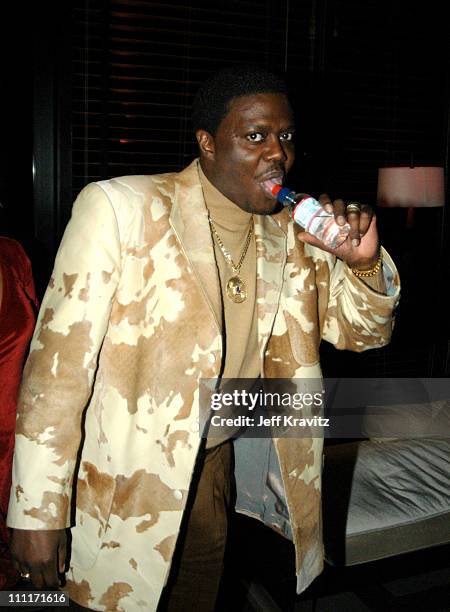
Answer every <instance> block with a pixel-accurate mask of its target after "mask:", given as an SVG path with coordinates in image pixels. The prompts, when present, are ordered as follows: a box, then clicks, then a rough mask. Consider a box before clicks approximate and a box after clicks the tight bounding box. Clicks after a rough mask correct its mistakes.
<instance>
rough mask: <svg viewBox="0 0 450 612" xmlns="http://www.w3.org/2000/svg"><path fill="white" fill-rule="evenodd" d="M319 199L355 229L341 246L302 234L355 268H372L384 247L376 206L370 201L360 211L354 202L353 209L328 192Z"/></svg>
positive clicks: (361, 206) (339, 221) (337, 218)
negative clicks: (331, 246)
mask: <svg viewBox="0 0 450 612" xmlns="http://www.w3.org/2000/svg"><path fill="white" fill-rule="evenodd" d="M319 202H320V203H321V204H322V206H323V207H324V208H325V210H326V211H327V212H331V213H334V217H335V220H336V223H338V225H344V224H345V223H349V225H350V226H351V230H350V233H349V235H348V238H347V240H346V241H345V242H344V243H343V244H341V245H340V246H339V247H338V248H337V249H330V248H329V247H327V246H325V245H324V244H323V242H321V241H320V240H318V239H317V238H315V237H314V236H312V235H311V234H308V232H301V233H300V234H299V238H300V239H301V240H303V242H307V243H308V244H312V245H314V246H317V247H319V248H320V249H322V250H323V251H328V252H330V253H333V254H334V255H336V257H339V259H342V260H343V261H345V263H346V264H347V265H349V266H350V267H351V268H358V270H369V269H370V268H372V267H373V266H374V265H375V264H376V262H377V260H378V256H379V250H380V245H379V240H378V231H377V224H376V218H375V215H374V212H373V209H372V207H371V206H369V205H368V204H359V206H360V211H359V212H358V211H357V210H355V209H353V210H352V208H353V207H352V206H351V207H350V209H351V210H347V207H346V204H345V202H344V201H343V200H340V199H339V200H335V201H334V202H331V200H330V198H329V196H328V195H327V194H326V193H324V194H322V195H321V196H320V198H319Z"/></svg>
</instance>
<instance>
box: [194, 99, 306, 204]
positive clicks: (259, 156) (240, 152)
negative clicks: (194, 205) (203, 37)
mask: <svg viewBox="0 0 450 612" xmlns="http://www.w3.org/2000/svg"><path fill="white" fill-rule="evenodd" d="M293 137H294V120H293V114H292V109H291V106H290V104H289V101H288V99H287V97H286V96H285V95H284V94H275V93H262V94H255V95H251V96H240V97H238V98H234V99H233V100H232V101H231V103H230V106H229V112H228V114H227V115H226V116H225V117H224V119H223V120H222V122H221V123H220V125H219V128H218V129H217V132H216V135H215V136H214V137H212V136H211V135H210V134H208V132H204V131H202V130H199V132H197V138H198V140H199V144H200V148H201V152H202V154H201V163H202V168H203V170H204V172H205V174H206V176H207V177H208V179H209V180H210V181H211V183H212V184H213V185H214V186H215V187H216V188H217V189H218V190H219V191H220V192H221V193H223V195H225V196H226V197H227V198H228V199H230V200H231V201H232V202H234V203H235V204H237V205H238V206H239V207H240V208H242V209H243V210H246V211H248V212H252V213H256V214H261V215H265V214H270V213H272V212H273V211H274V209H275V207H276V205H277V203H276V200H275V199H274V198H273V197H271V196H270V195H269V194H268V191H267V189H268V188H270V183H267V181H269V180H270V179H272V180H275V181H276V182H280V183H281V182H282V181H283V180H284V177H285V175H286V174H287V172H288V171H289V170H290V168H291V167H292V164H293V163H294V156H295V153H294V142H293ZM264 184H265V185H266V188H265V187H264Z"/></svg>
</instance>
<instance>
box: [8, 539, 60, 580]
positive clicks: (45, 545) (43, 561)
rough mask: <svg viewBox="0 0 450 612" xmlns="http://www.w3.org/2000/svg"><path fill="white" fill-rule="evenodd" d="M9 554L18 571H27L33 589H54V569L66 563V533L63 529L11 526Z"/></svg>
mask: <svg viewBox="0 0 450 612" xmlns="http://www.w3.org/2000/svg"><path fill="white" fill-rule="evenodd" d="M10 548H11V555H12V557H13V560H14V565H15V567H16V569H17V570H18V571H19V572H20V574H22V575H23V574H29V575H30V580H31V582H32V583H33V585H34V586H35V587H36V588H37V589H43V588H48V589H57V588H58V587H59V579H58V571H59V573H61V574H62V573H64V570H65V564H66V551H67V549H66V532H65V530H64V529H56V530H48V531H34V530H28V529H13V530H12V536H11V545H10Z"/></svg>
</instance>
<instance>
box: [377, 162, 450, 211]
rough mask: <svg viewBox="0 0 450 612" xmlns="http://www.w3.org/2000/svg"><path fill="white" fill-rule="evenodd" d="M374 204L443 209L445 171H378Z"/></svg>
mask: <svg viewBox="0 0 450 612" xmlns="http://www.w3.org/2000/svg"><path fill="white" fill-rule="evenodd" d="M377 202H378V205H379V206H388V207H401V208H422V207H435V206H444V203H445V189H444V168H440V167H437V166H416V167H413V168H409V167H397V168H393V167H391V168H380V169H379V170H378V194H377Z"/></svg>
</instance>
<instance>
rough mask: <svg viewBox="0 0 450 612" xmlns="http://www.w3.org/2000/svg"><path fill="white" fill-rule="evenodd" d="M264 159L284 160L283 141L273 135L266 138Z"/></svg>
mask: <svg viewBox="0 0 450 612" xmlns="http://www.w3.org/2000/svg"><path fill="white" fill-rule="evenodd" d="M266 145H267V146H266V150H265V159H266V160H267V161H286V160H287V155H286V151H285V150H284V146H283V145H284V143H283V142H282V141H281V140H280V139H279V138H278V137H277V136H275V135H272V136H270V137H269V138H268V139H267V140H266Z"/></svg>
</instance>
